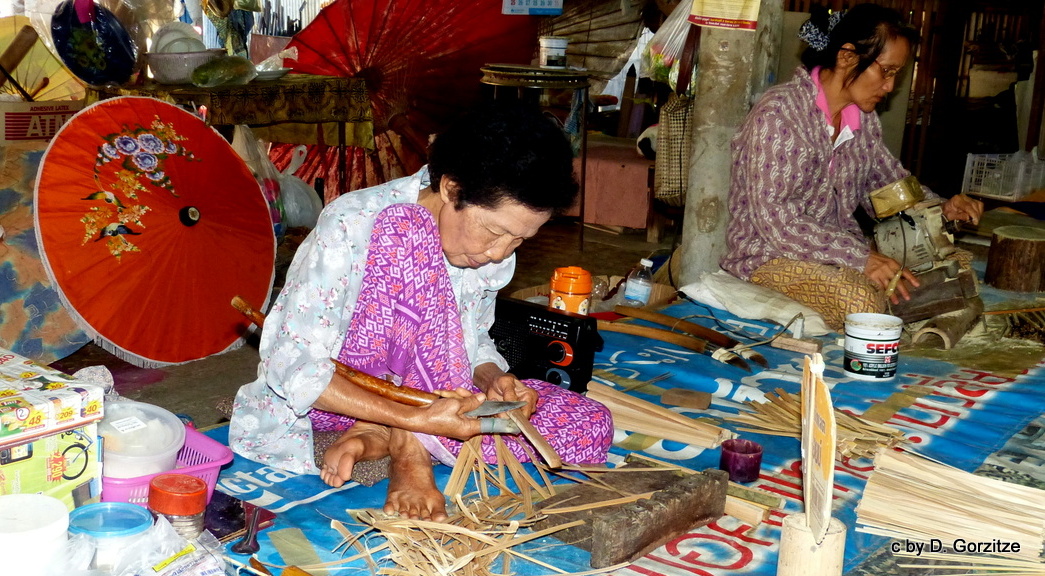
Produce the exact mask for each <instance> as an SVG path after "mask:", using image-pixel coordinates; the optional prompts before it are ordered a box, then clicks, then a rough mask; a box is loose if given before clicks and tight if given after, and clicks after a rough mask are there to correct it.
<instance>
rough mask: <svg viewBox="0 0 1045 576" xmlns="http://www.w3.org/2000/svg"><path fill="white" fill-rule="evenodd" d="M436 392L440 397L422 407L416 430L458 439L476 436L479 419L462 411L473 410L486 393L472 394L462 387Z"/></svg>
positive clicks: (483, 400) (482, 400)
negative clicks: (421, 414) (422, 413)
mask: <svg viewBox="0 0 1045 576" xmlns="http://www.w3.org/2000/svg"><path fill="white" fill-rule="evenodd" d="M437 394H439V396H441V397H440V398H439V399H438V400H436V401H435V402H432V403H431V404H430V405H428V406H426V407H425V408H423V412H424V415H423V416H422V419H421V420H420V422H419V425H418V428H417V431H419V432H424V433H426V434H434V435H436V436H447V437H449V438H456V439H458V440H467V439H469V438H471V437H473V436H478V435H479V433H480V431H479V419H478V418H471V417H468V416H465V415H464V413H465V412H468V411H469V410H475V409H476V408H478V407H479V405H480V404H482V403H483V402H485V401H486V398H487V396H486V394H483V393H482V392H480V393H478V394H473V393H471V392H469V391H468V390H465V389H464V388H457V389H454V390H440V391H438V392H437Z"/></svg>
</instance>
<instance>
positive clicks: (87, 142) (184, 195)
mask: <svg viewBox="0 0 1045 576" xmlns="http://www.w3.org/2000/svg"><path fill="white" fill-rule="evenodd" d="M36 234H37V239H38V242H39V244H40V251H41V253H42V255H43V258H44V262H45V265H46V268H47V271H48V275H49V276H50V277H51V280H52V282H53V284H54V285H55V286H56V287H58V289H59V292H60V294H61V296H62V300H63V301H64V302H65V303H66V305H67V306H68V307H69V308H70V311H71V312H72V313H73V316H74V317H75V318H77V319H78V320H79V321H80V323H81V325H82V327H83V328H84V330H86V331H88V333H90V334H91V335H92V336H94V337H95V339H96V340H97V341H98V342H99V344H101V345H102V346H104V347H106V348H107V349H108V350H110V351H112V352H114V353H116V354H117V355H119V356H121V357H123V358H125V359H126V360H128V361H130V362H133V363H135V364H138V365H140V366H149V367H151V366H159V365H163V364H172V363H180V362H187V361H190V360H195V359H198V358H203V357H205V356H209V355H211V354H217V353H220V352H224V351H226V350H230V349H232V348H235V347H236V346H238V344H239V343H240V342H241V340H240V337H241V336H242V335H244V334H245V333H246V331H247V329H248V324H247V322H246V321H245V320H244V319H243V316H242V315H241V314H240V313H239V312H237V311H236V310H235V309H233V308H232V306H231V305H230V302H231V301H232V297H233V296H235V295H237V294H239V295H242V296H243V297H244V298H246V299H247V300H248V301H250V302H266V301H267V300H268V295H269V291H270V289H271V287H272V280H273V274H274V262H275V249H276V248H275V246H276V244H275V237H274V235H273V230H272V222H271V220H270V219H269V215H268V206H267V204H266V203H265V199H264V197H263V196H262V194H261V189H260V187H259V186H258V183H257V181H256V180H255V179H254V176H252V175H251V173H250V170H249V169H248V168H247V166H246V165H245V164H244V163H243V161H242V160H241V159H240V158H239V156H238V155H237V154H236V153H235V152H234V151H233V149H232V147H231V146H229V144H228V143H227V142H226V141H225V140H224V139H223V138H222V137H221V136H220V135H219V134H218V133H217V132H215V131H214V130H213V129H211V128H210V127H208V126H207V125H206V124H204V123H203V121H201V120H199V119H198V118H196V117H195V116H193V115H192V114H190V113H188V112H185V111H184V110H182V109H180V108H177V107H176V106H173V105H171V104H167V103H164V102H161V101H159V100H155V99H152V98H137V97H123V98H114V99H112V100H104V101H102V102H99V103H97V104H94V105H92V106H89V107H87V108H85V109H84V110H82V111H80V112H79V113H77V114H76V115H75V116H73V118H72V119H70V120H69V122H68V123H66V124H65V125H64V126H63V127H62V129H61V130H60V131H59V132H58V134H57V135H55V137H54V140H53V141H52V142H51V144H50V146H49V147H48V149H47V152H46V153H45V155H44V159H43V162H42V164H41V166H40V174H39V177H38V178H37V186H36Z"/></svg>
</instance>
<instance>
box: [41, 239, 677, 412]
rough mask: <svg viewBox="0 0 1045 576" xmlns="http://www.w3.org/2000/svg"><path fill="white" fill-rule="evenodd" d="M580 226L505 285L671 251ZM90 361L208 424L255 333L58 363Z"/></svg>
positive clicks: (286, 246)
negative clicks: (137, 356)
mask: <svg viewBox="0 0 1045 576" xmlns="http://www.w3.org/2000/svg"><path fill="white" fill-rule="evenodd" d="M580 231H581V227H580V226H579V225H578V224H577V223H576V222H575V221H572V220H561V221H560V220H556V221H552V222H549V223H548V224H546V225H545V226H544V227H542V228H541V231H540V232H539V233H538V234H537V236H536V237H534V238H532V239H530V240H528V241H526V242H524V243H523V245H522V246H521V247H520V248H519V249H518V250H517V252H516V253H517V257H518V265H517V270H516V274H515V278H514V279H513V280H512V283H511V284H509V285H508V287H507V288H506V291H507V292H509V293H510V292H511V291H514V290H517V289H520V288H527V287H530V286H536V285H539V284H544V283H547V282H548V279H549V278H550V277H551V274H552V271H553V270H554V269H555V268H558V267H561V266H571V265H572V266H581V267H583V268H585V269H586V270H588V271H589V272H591V273H592V274H596V275H598V274H605V275H624V274H627V272H628V271H629V270H630V269H631V267H632V266H635V265H636V264H637V263H638V261H639V259H640V258H645V257H647V256H650V255H651V254H653V253H654V252H656V251H658V250H661V251H663V252H665V253H666V252H667V250H668V249H669V248H670V236H669V237H668V238H667V239H666V241H665V242H663V243H660V244H654V243H648V242H646V235H645V231H632V232H626V233H622V234H613V233H609V232H605V231H601V230H595V229H592V228H585V230H584V250H583V252H582V251H581V250H580ZM292 244H293V243H292V242H284V243H283V244H282V245H281V247H280V254H279V256H278V257H277V272H279V271H281V270H282V269H285V266H286V265H287V264H288V263H289V261H290V257H291V256H292V248H291V246H292ZM281 278H282V276H281V275H280V274H278V273H277V284H278V285H279V284H282V280H281ZM172 336H173V335H172ZM93 365H105V366H108V367H109V369H110V370H111V371H112V372H113V375H114V378H115V380H116V390H117V391H118V392H119V393H120V394H121V395H122V396H125V397H127V398H130V399H133V400H139V401H142V402H148V403H150V404H155V405H157V406H161V407H163V408H166V409H167V410H170V411H171V412H174V413H176V414H183V415H186V416H188V417H190V418H192V420H193V421H194V422H195V424H196V426H197V427H198V428H205V427H208V426H213V425H215V424H218V423H221V422H223V421H224V418H223V417H222V416H221V414H220V413H219V412H218V411H217V410H216V409H215V405H216V404H217V402H218V401H219V400H220V399H222V398H227V397H230V396H233V395H234V394H235V393H236V390H237V389H238V388H239V387H240V386H242V385H243V384H245V383H247V382H249V381H251V380H253V379H254V377H255V375H256V372H257V365H258V352H257V337H256V336H255V337H254V338H252V339H250V340H248V341H247V343H246V344H245V345H244V346H242V347H241V348H239V349H237V350H233V351H231V352H227V353H225V354H221V355H218V356H212V357H210V358H204V359H202V360H196V361H194V362H189V363H187V364H182V365H177V366H169V367H165V368H162V369H146V368H138V367H136V366H132V365H130V364H127V363H126V362H124V361H122V360H120V359H118V358H116V357H114V356H112V355H111V354H109V353H107V352H106V351H104V350H102V349H101V348H100V347H98V346H95V345H87V346H85V347H84V348H82V349H81V350H79V351H77V352H76V353H75V354H73V355H72V356H69V357H67V358H65V359H63V360H61V361H59V362H56V363H55V364H54V366H55V367H56V368H58V369H60V370H63V371H66V372H70V373H71V372H74V371H75V370H77V369H79V368H82V367H85V366H93Z"/></svg>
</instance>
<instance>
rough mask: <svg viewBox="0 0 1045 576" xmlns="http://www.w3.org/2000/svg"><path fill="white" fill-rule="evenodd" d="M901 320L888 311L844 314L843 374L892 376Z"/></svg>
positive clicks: (877, 377)
mask: <svg viewBox="0 0 1045 576" xmlns="http://www.w3.org/2000/svg"><path fill="white" fill-rule="evenodd" d="M902 331H903V320H901V319H899V318H897V317H896V316H890V315H888V314H849V315H848V316H846V317H845V360H844V361H845V365H844V366H843V369H844V370H845V373H846V376H849V377H850V378H856V379H858V380H889V379H891V378H892V377H894V376H896V365H897V363H898V360H899V357H900V333H901V332H902Z"/></svg>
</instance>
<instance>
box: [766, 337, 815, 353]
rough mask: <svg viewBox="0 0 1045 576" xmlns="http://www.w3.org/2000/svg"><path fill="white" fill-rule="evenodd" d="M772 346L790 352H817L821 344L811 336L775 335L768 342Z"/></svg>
mask: <svg viewBox="0 0 1045 576" xmlns="http://www.w3.org/2000/svg"><path fill="white" fill-rule="evenodd" d="M769 345H770V346H772V347H773V348H779V349H781V350H790V351H791V352H798V353H799V354H808V355H810V356H811V355H813V354H819V353H820V350H821V349H822V348H823V344H822V343H821V342H820V341H819V340H814V339H812V338H792V337H790V336H777V337H776V338H773V340H772V341H771V342H770V343H769Z"/></svg>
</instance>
